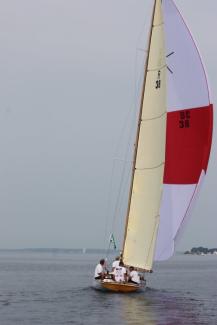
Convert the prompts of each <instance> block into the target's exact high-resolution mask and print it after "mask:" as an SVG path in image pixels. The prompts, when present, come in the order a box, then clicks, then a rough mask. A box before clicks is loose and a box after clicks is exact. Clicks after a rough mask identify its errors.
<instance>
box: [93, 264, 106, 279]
mask: <svg viewBox="0 0 217 325" xmlns="http://www.w3.org/2000/svg"><path fill="white" fill-rule="evenodd" d="M104 267H105V260H104V259H101V260H100V261H99V264H97V266H96V268H95V272H94V279H95V280H100V279H103V278H104V276H105V270H104Z"/></svg>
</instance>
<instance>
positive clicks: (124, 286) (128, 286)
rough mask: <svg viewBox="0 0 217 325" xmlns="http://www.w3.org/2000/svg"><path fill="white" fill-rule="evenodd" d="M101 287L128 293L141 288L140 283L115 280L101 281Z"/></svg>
mask: <svg viewBox="0 0 217 325" xmlns="http://www.w3.org/2000/svg"><path fill="white" fill-rule="evenodd" d="M100 284H101V287H102V288H103V289H106V290H108V291H113V292H122V293H130V292H136V291H138V290H140V289H141V288H142V286H141V285H138V284H134V283H121V282H115V281H101V283H100Z"/></svg>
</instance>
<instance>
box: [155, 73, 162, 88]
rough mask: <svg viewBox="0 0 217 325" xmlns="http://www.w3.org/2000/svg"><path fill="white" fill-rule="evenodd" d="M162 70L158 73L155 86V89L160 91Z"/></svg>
mask: <svg viewBox="0 0 217 325" xmlns="http://www.w3.org/2000/svg"><path fill="white" fill-rule="evenodd" d="M160 74H161V72H160V70H159V71H158V74H157V80H156V84H155V89H160V87H161V79H160Z"/></svg>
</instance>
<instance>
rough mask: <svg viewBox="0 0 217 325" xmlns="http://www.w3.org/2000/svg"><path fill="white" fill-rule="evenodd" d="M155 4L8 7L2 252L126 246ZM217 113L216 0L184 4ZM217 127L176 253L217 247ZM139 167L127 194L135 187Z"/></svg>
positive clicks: (3, 29) (2, 88) (2, 90)
mask: <svg viewBox="0 0 217 325" xmlns="http://www.w3.org/2000/svg"><path fill="white" fill-rule="evenodd" d="M151 2H152V1H151V0H147V1H145V0H109V1H108V0H37V1H36V0H19V1H17V0H7V1H3V0H0V8H1V19H0V157H1V158H0V249H6V248H29V247H31V248H38V247H46V248H52V247H59V248H78V247H91V248H93V247H104V245H105V243H107V241H108V232H109V231H110V226H111V223H112V221H111V220H113V217H112V216H113V214H114V211H116V210H117V214H118V215H119V216H118V217H117V219H115V222H114V224H115V227H116V230H115V232H116V235H117V237H118V238H117V241H118V244H120V243H121V237H122V231H121V230H122V229H123V222H124V208H125V206H126V200H125V198H126V193H125V192H123V193H122V192H121V194H120V202H121V204H120V206H121V208H120V209H116V205H115V204H116V199H117V197H118V196H119V184H120V182H121V180H122V174H121V170H122V168H123V161H122V160H123V159H125V158H124V157H125V154H126V153H127V157H128V159H130V155H129V153H130V151H128V145H127V144H128V142H130V143H132V135H133V132H132V131H133V124H132V122H134V121H135V114H136V113H135V112H136V110H137V109H138V99H139V86H138V85H139V80H140V78H141V74H140V71H141V67H142V62H143V56H144V53H143V51H141V49H144V48H145V44H146V38H145V35H146V31H147V26H148V19H149V18H148V17H149V12H150V8H151ZM176 4H177V5H178V7H179V9H180V10H181V12H182V14H183V16H184V17H185V20H186V22H187V23H188V25H189V27H190V28H191V31H192V33H193V35H194V37H195V39H196V41H197V44H198V46H199V48H200V52H201V54H202V57H203V60H204V63H205V66H206V69H207V73H208V76H209V81H210V88H211V93H212V97H213V101H214V103H215V102H216V92H215V89H216V86H217V64H216V58H217V45H216V42H215V38H213V35H214V33H215V31H216V30H217V26H216V25H217V20H216V12H217V2H216V1H215V0H206V1H203V0H176ZM216 146H217V144H216V126H215V125H214V139H213V146H212V152H211V159H210V164H209V169H208V173H207V177H206V180H205V183H204V185H203V187H202V189H201V192H200V195H199V199H198V200H197V202H196V205H195V207H194V210H193V213H192V217H191V220H190V222H189V224H188V227H187V228H186V231H185V233H184V234H183V237H182V239H181V241H180V243H179V245H178V247H177V249H179V250H183V249H188V248H191V247H192V246H198V245H203V246H207V247H217V239H216V230H217V218H216V207H217V203H216V188H217V170H216V154H217V148H216ZM128 170H129V163H128V164H126V169H125V174H124V177H123V184H125V188H126V184H128V176H127V175H128V173H127V172H128Z"/></svg>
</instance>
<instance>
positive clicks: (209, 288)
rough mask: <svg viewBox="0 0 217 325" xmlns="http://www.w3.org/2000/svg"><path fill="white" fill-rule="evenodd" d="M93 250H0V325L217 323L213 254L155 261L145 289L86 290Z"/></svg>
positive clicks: (216, 261) (216, 262) (215, 260)
mask: <svg viewBox="0 0 217 325" xmlns="http://www.w3.org/2000/svg"><path fill="white" fill-rule="evenodd" d="M100 257H101V256H97V255H93V254H82V255H78V254H67V253H65V254H61V253H57V254H52V253H36V252H30V253H26V252H0V325H14V324H16V325H17V324H22V325H25V324H26V325H27V324H28V325H34V324H44V325H45V324H49V325H54V324H58V325H60V324H87V325H92V324H94V325H95V324H100V325H102V324H105V325H107V324H113V325H119V324H120V325H121V324H132V325H140V324H147V325H149V324H152V325H154V324H167V325H170V324H171V325H175V324H178V325H179V324H184V325H188V324H193V325H194V324H209V325H212V324H213V325H214V324H215V325H216V324H217V308H216V305H217V256H201V257H200V256H184V255H179V256H176V257H175V258H173V259H172V260H170V261H169V262H166V263H159V264H156V265H155V273H153V274H152V275H148V276H147V284H148V288H147V290H146V291H145V292H143V293H139V294H138V293H137V294H135V293H134V294H130V295H124V294H112V293H102V292H98V291H95V290H93V289H92V288H91V282H92V273H93V270H94V266H95V262H96V261H97V260H98V259H99V258H100Z"/></svg>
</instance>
